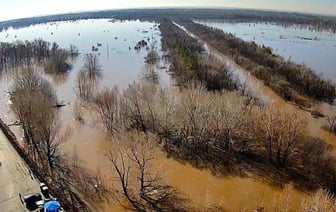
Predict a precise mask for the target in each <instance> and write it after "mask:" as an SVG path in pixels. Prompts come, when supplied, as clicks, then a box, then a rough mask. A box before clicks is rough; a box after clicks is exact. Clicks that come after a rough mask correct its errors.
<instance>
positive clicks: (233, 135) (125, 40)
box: [0, 9, 336, 212]
mask: <svg viewBox="0 0 336 212" xmlns="http://www.w3.org/2000/svg"><path fill="white" fill-rule="evenodd" d="M0 27H1V28H0V91H1V92H0V119H1V125H5V130H4V127H2V131H4V133H5V134H6V135H7V136H8V135H9V136H13V138H15V139H14V140H15V141H14V145H15V148H16V149H17V150H18V152H19V153H20V155H21V157H23V158H24V159H25V161H27V163H28V165H29V167H30V169H31V171H32V172H33V174H34V175H36V177H37V178H38V179H39V180H40V181H43V182H45V183H46V184H47V185H48V187H49V189H50V192H51V193H52V194H53V196H55V197H57V199H59V200H60V202H61V203H62V205H63V207H64V209H65V210H66V211H259V212H262V211H304V212H306V211H307V212H308V211H336V198H335V194H336V151H335V147H336V70H335V67H336V60H335V54H336V18H335V17H328V16H317V15H303V14H296V13H282V12H270V11H269V12H267V11H264V12H261V11H260V12H255V11H248V10H246V11H245V10H217V9H214V10H202V9H190V10H182V9H181V10H179V9H162V10H150V9H148V10H147V9H143V10H122V11H103V12H92V13H78V14H69V15H55V16H46V17H41V18H35V19H22V20H19V21H7V22H2V23H0ZM5 131H6V132H5Z"/></svg>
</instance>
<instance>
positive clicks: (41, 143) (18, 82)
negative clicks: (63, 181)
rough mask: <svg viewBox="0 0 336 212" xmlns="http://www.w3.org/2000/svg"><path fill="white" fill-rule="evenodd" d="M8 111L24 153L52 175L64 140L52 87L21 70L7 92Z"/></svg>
mask: <svg viewBox="0 0 336 212" xmlns="http://www.w3.org/2000/svg"><path fill="white" fill-rule="evenodd" d="M10 93H11V100H12V102H13V104H12V109H13V111H14V112H15V114H16V115H17V117H18V118H19V120H20V124H21V125H22V128H23V131H24V136H25V141H26V142H27V145H28V152H29V153H31V154H33V155H34V156H35V159H36V162H38V163H42V164H41V165H43V163H44V162H47V164H48V167H49V170H50V171H53V170H54V168H55V166H57V165H58V164H59V157H60V155H61V153H60V144H61V143H62V142H63V141H65V140H66V138H67V136H66V134H62V133H61V127H60V121H59V119H58V111H57V109H55V108H54V107H53V106H54V105H55V103H56V101H57V97H56V92H55V90H54V88H53V87H52V85H51V84H50V83H49V82H48V81H46V80H44V79H43V78H41V76H39V75H38V73H37V72H35V71H34V70H32V69H28V70H23V71H22V73H21V74H20V75H19V76H18V77H17V78H16V79H15V82H14V84H13V86H12V88H11V91H10Z"/></svg>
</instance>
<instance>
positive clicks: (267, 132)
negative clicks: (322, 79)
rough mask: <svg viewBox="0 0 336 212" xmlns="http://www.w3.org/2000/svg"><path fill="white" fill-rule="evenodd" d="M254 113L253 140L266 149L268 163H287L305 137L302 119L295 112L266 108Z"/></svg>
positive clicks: (282, 164) (283, 164) (284, 164)
mask: <svg viewBox="0 0 336 212" xmlns="http://www.w3.org/2000/svg"><path fill="white" fill-rule="evenodd" d="M254 115H255V120H254V121H253V122H252V126H251V127H252V129H253V131H254V135H255V140H256V142H257V143H259V142H260V144H261V146H262V148H263V149H264V150H266V152H267V154H268V159H269V162H270V163H276V164H278V165H281V166H286V165H288V164H287V163H288V160H289V158H290V157H293V156H295V153H296V152H297V150H298V145H299V144H300V141H304V140H306V139H305V135H306V132H305V129H306V128H305V126H304V123H305V122H304V121H303V120H302V119H300V118H299V116H298V115H297V114H291V113H281V112H280V111H277V110H273V109H272V108H271V109H268V110H266V111H262V112H261V113H259V116H258V115H257V114H254Z"/></svg>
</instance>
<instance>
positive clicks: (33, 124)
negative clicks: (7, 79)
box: [10, 68, 105, 210]
mask: <svg viewBox="0 0 336 212" xmlns="http://www.w3.org/2000/svg"><path fill="white" fill-rule="evenodd" d="M10 98H11V101H12V105H11V107H12V110H13V111H14V113H15V114H16V116H17V118H18V120H19V124H20V125H21V126H22V129H23V133H24V143H23V144H22V145H23V149H24V151H25V153H26V156H27V160H29V161H30V162H31V165H33V167H32V168H33V169H35V170H37V171H38V173H35V174H37V175H38V176H39V177H42V179H44V180H46V179H47V181H46V182H45V183H47V184H48V185H49V187H50V189H51V191H52V192H54V193H53V195H55V196H56V197H57V198H59V199H60V200H61V201H62V203H63V204H64V206H66V207H68V208H69V210H85V208H86V207H87V206H89V205H85V204H84V202H83V201H82V200H81V198H80V196H79V195H78V193H80V194H81V195H84V197H85V199H86V200H90V204H91V205H94V204H95V203H96V201H98V200H97V192H96V190H97V188H95V187H94V185H96V184H97V181H98V178H97V177H96V176H92V175H91V174H89V172H88V171H87V170H86V169H84V168H83V166H82V165H81V164H80V163H79V161H78V159H77V158H76V157H71V156H69V155H66V154H64V152H63V151H62V149H61V146H62V144H63V143H64V142H65V141H66V140H67V139H68V138H69V136H70V134H71V130H70V128H68V127H64V126H62V123H61V121H60V118H59V109H57V107H55V104H56V102H57V96H56V92H55V90H54V88H53V86H52V85H51V84H50V83H49V82H48V81H46V80H45V79H43V78H42V77H41V76H40V75H39V74H38V73H37V72H36V71H34V70H33V69H31V68H29V69H23V70H22V71H21V72H20V73H19V74H18V76H17V77H16V78H15V80H14V83H13V85H12V87H11V88H10ZM74 188H76V189H75V191H76V192H74ZM102 191H105V190H104V189H102ZM83 206H84V208H82V207H83Z"/></svg>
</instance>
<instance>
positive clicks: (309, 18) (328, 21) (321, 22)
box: [0, 8, 336, 32]
mask: <svg viewBox="0 0 336 212" xmlns="http://www.w3.org/2000/svg"><path fill="white" fill-rule="evenodd" d="M95 18H118V19H122V20H128V19H132V20H134V19H140V20H147V21H154V20H155V21H160V20H162V19H163V18H189V19H216V20H223V19H224V20H228V21H237V22H246V21H249V22H251V21H252V22H255V21H257V22H277V23H289V24H303V25H312V26H314V27H315V28H316V29H319V30H331V31H333V32H335V31H336V17H333V16H322V15H311V14H301V13H289V12H276V11H257V10H246V9H191V8H189V9H182V8H180V9H125V10H106V11H95V12H84V13H69V14H61V15H51V16H43V17H33V18H24V19H17V20H10V21H4V22H1V23H0V29H6V28H8V27H14V28H17V27H24V26H29V25H32V24H40V23H47V22H54V21H69V20H79V19H95Z"/></svg>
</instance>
